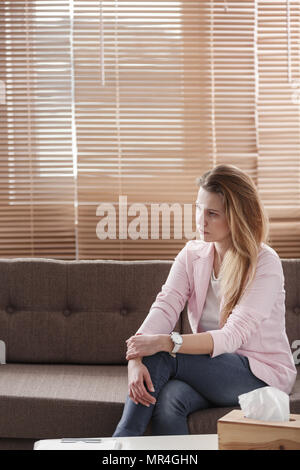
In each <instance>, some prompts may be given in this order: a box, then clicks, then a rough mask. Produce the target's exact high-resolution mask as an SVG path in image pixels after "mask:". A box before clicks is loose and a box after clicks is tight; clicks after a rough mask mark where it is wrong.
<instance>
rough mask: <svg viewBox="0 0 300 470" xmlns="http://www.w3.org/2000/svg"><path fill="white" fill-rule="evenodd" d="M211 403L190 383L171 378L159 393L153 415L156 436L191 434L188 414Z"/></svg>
mask: <svg viewBox="0 0 300 470" xmlns="http://www.w3.org/2000/svg"><path fill="white" fill-rule="evenodd" d="M210 406H211V404H210V403H209V402H208V401H207V400H206V399H205V398H204V397H203V396H202V395H200V393H198V392H197V391H196V390H194V389H193V387H191V386H190V385H188V384H187V383H185V382H183V381H182V380H178V379H171V380H169V382H168V383H167V384H166V385H165V386H164V388H163V389H162V391H161V392H160V394H159V395H158V398H157V402H156V404H155V407H154V411H153V415H152V421H151V424H152V434H153V435H154V436H169V435H173V436H174V435H184V434H189V429H188V424H187V416H188V415H189V414H190V413H193V411H196V410H200V409H204V408H209V407H210Z"/></svg>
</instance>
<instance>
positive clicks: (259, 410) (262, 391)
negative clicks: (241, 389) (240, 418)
mask: <svg viewBox="0 0 300 470" xmlns="http://www.w3.org/2000/svg"><path fill="white" fill-rule="evenodd" d="M238 399H239V403H240V406H241V409H242V411H243V412H244V416H245V418H253V419H259V420H262V421H289V419H290V400H289V396H288V395H287V394H286V393H284V392H282V391H281V390H279V389H278V388H275V387H262V388H257V389H256V390H252V392H248V393H243V395H239V397H238Z"/></svg>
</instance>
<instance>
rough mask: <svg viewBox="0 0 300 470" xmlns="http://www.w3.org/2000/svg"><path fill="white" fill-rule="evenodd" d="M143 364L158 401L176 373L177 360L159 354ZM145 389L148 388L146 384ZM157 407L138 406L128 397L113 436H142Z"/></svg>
mask: <svg viewBox="0 0 300 470" xmlns="http://www.w3.org/2000/svg"><path fill="white" fill-rule="evenodd" d="M143 364H145V366H146V367H147V369H148V371H149V374H150V377H151V380H152V383H153V386H154V390H155V392H151V391H150V390H148V389H147V390H148V392H149V393H150V395H152V396H154V397H155V398H156V399H157V397H158V395H159V393H160V391H161V390H162V388H163V387H164V385H166V383H167V382H168V380H169V379H170V378H171V377H172V376H173V375H175V373H176V359H175V358H173V357H172V356H170V354H169V353H165V352H159V353H156V354H153V356H145V357H143ZM145 387H146V388H147V386H146V384H145ZM154 407H155V405H152V404H150V406H149V408H148V407H147V406H144V405H142V404H141V403H139V404H138V405H136V404H135V403H134V402H133V401H132V400H131V398H129V396H128V395H127V398H126V402H125V406H124V409H123V415H122V418H121V420H120V422H119V424H118V426H117V428H116V430H115V432H114V434H113V437H120V436H142V435H143V434H144V432H145V430H146V428H147V425H148V423H149V421H150V419H151V416H152V413H153V409H154Z"/></svg>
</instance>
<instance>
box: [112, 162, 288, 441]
mask: <svg viewBox="0 0 300 470" xmlns="http://www.w3.org/2000/svg"><path fill="white" fill-rule="evenodd" d="M197 182H198V185H199V187H200V189H199V192H198V197H197V201H196V225H197V229H198V230H199V231H200V233H201V237H202V239H201V240H190V241H189V242H187V243H186V245H185V246H184V248H183V249H182V250H181V251H180V252H179V253H178V255H177V256H176V258H175V261H174V263H173V265H172V267H171V270H170V273H169V276H168V278H167V280H166V282H165V284H164V285H163V286H162V289H161V292H160V293H159V294H158V295H157V297H156V300H155V302H154V303H153V305H152V306H151V309H150V312H149V314H148V316H147V317H146V319H145V321H144V322H143V324H142V325H141V327H140V328H139V330H138V331H137V333H136V335H134V336H132V337H131V338H129V339H128V340H127V355H126V359H127V360H128V361H129V362H128V389H129V394H128V396H127V399H126V403H125V406H124V410H123V415H122V418H121V420H120V422H119V424H118V426H117V428H116V430H115V432H114V435H113V436H140V435H143V434H144V432H145V430H146V428H147V425H148V423H149V421H150V419H151V418H152V432H153V434H154V435H174V434H189V431H188V425H187V416H188V415H189V414H190V413H192V412H193V411H196V410H199V409H203V408H208V407H210V406H213V407H215V406H237V405H239V402H238V396H239V395H240V394H242V393H246V392H249V391H251V390H254V389H257V388H259V387H265V386H267V385H271V386H274V387H277V388H279V389H281V390H283V391H284V392H286V393H290V392H291V390H292V387H293V385H294V382H295V379H296V368H295V364H294V361H293V356H292V353H291V350H290V346H289V342H288V339H287V335H286V332H285V290H284V275H283V270H282V265H281V261H280V258H279V256H278V254H277V253H276V252H275V251H274V250H273V249H272V248H271V247H270V246H268V245H267V244H266V241H267V240H268V231H269V225H268V218H267V216H266V214H265V211H264V208H263V205H262V203H261V201H260V198H259V195H258V192H257V190H256V187H255V185H254V183H253V181H252V179H251V178H250V177H249V176H248V175H247V174H246V173H245V172H244V171H242V170H240V169H239V168H237V167H236V166H234V165H225V164H224V165H217V166H216V167H214V168H213V169H212V170H211V171H207V172H206V173H204V175H203V176H202V177H200V178H199V179H198V180H197ZM186 301H188V316H189V322H190V325H191V329H192V332H193V334H183V335H179V334H176V333H175V334H174V332H173V329H174V326H175V325H176V323H177V321H178V318H179V315H180V313H181V312H182V310H183V309H184V306H185V303H186ZM171 332H172V333H171ZM170 333H171V334H170ZM178 351H179V352H178Z"/></svg>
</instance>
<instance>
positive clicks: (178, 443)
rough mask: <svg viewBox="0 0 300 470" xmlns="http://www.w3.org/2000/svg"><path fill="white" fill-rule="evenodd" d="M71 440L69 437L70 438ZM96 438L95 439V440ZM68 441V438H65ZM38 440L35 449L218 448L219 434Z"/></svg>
mask: <svg viewBox="0 0 300 470" xmlns="http://www.w3.org/2000/svg"><path fill="white" fill-rule="evenodd" d="M68 440H69V439H68ZM93 440H94V441H93ZM64 441H66V439H64ZM88 441H89V440H88V439H84V438H83V439H82V440H79V439H76V440H75V442H62V440H61V439H44V440H41V441H36V442H35V444H34V450H174V449H176V450H217V449H218V434H190V435H187V436H186V435H185V436H139V437H114V438H112V437H104V438H92V439H91V440H90V442H88Z"/></svg>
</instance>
